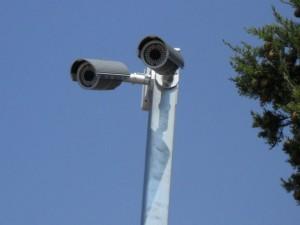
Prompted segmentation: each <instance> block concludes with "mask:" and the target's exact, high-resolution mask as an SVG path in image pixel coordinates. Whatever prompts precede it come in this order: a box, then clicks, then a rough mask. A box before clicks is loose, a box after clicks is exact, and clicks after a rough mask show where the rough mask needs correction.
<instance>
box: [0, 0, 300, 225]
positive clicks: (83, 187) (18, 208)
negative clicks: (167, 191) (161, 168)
mask: <svg viewBox="0 0 300 225" xmlns="http://www.w3.org/2000/svg"><path fill="white" fill-rule="evenodd" d="M271 5H275V6H277V7H278V9H279V10H280V11H281V12H282V13H283V15H286V16H290V15H292V13H293V10H291V9H290V8H289V7H288V6H285V5H282V4H281V3H280V2H279V0H269V1H261V0H251V1H250V0H249V1H246V0H227V1H223V0H207V1H199V0H189V1H181V0H177V1H174V0H173V1H170V0H164V1H161V0H152V1H143V0H127V1H124V0H109V1H103V0H98V1H96V0H85V1H83V0H81V1H79V0H73V1H59V0H52V1H50V0H49V1H41V0H26V1H25V0H24V1H21V0H19V1H16V0H9V1H8V0H2V2H1V7H0V28H1V34H0V69H1V70H0V71H1V75H0V77H1V80H0V225H54V224H55V225H100V224H101V225H117V224H123V225H137V224H140V217H141V205H142V188H143V175H144V159H145V145H146V144H145V142H146V130H147V112H143V111H141V109H140V96H141V87H140V86H139V85H130V84H123V85H121V86H120V87H119V88H118V89H116V90H115V91H107V92H96V91H86V90H82V89H81V88H80V87H79V86H78V85H77V84H76V83H74V82H72V81H71V79H70V75H69V68H70V65H71V63H72V61H73V60H74V59H75V58H77V57H95V58H102V59H111V60H120V61H123V62H124V63H126V64H127V65H128V67H129V69H130V71H132V72H139V71H140V72H142V71H143V70H144V65H143V64H142V63H141V62H140V60H139V59H138V58H137V56H136V48H137V45H138V43H139V41H140V40H141V39H142V38H143V37H144V36H146V35H148V34H156V35H160V36H161V37H163V38H164V39H165V40H167V41H168V42H169V43H171V44H172V45H173V46H176V47H180V48H181V49H182V53H183V55H184V57H185V61H186V68H185V69H184V70H183V71H182V77H181V83H180V93H179V103H178V107H177V117H176V134H175V143H174V144H175V149H174V151H175V152H174V161H173V180H172V192H171V206H170V224H172V225H199V224H205V225H283V224H284V225H297V224H299V221H300V213H299V210H300V208H299V206H297V205H296V202H295V201H294V200H293V198H292V196H291V195H289V194H287V193H286V191H285V190H284V189H283V188H282V187H281V186H280V178H281V177H283V178H286V177H287V176H288V175H289V174H290V173H291V168H290V166H289V165H288V164H287V163H286V160H287V156H286V155H285V154H283V153H282V151H281V149H280V148H276V149H274V151H269V150H268V146H267V145H265V144H264V141H263V140H260V139H258V138H257V137H256V135H257V130H255V129H253V128H251V124H252V122H251V117H250V110H253V109H258V106H257V104H256V103H255V102H254V101H251V100H248V99H246V98H242V97H239V96H238V94H237V92H236V89H235V88H234V85H233V84H232V83H231V82H230V81H229V78H230V77H231V76H233V75H234V72H233V71H232V69H231V67H230V65H229V57H230V55H231V54H232V53H231V52H230V50H229V49H228V48H227V47H226V46H224V44H223V43H222V39H225V40H228V41H230V42H232V43H236V44H238V43H240V41H248V42H250V43H258V42H257V41H256V40H255V39H254V38H252V37H250V36H248V35H247V34H246V33H245V32H244V28H245V27H249V26H252V25H255V26H260V25H263V24H266V23H270V22H273V21H274V20H273V17H272V15H271Z"/></svg>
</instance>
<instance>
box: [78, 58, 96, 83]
mask: <svg viewBox="0 0 300 225" xmlns="http://www.w3.org/2000/svg"><path fill="white" fill-rule="evenodd" d="M77 77H78V81H79V82H80V84H81V85H82V86H84V87H87V88H90V87H92V86H93V85H95V82H96V80H97V76H96V74H95V72H94V69H93V67H92V66H91V65H90V64H89V63H83V64H82V65H81V66H80V67H79V69H78V73H77Z"/></svg>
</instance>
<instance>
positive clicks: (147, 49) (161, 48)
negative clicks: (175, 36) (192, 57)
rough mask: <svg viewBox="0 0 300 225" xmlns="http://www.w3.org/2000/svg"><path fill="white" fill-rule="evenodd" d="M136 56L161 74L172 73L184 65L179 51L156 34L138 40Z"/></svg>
mask: <svg viewBox="0 0 300 225" xmlns="http://www.w3.org/2000/svg"><path fill="white" fill-rule="evenodd" d="M138 57H139V58H140V59H141V60H142V61H143V62H144V63H145V64H146V65H147V66H148V67H149V68H150V69H153V70H154V71H155V72H157V73H159V74H161V75H167V76H168V75H174V74H175V73H176V70H177V69H179V68H183V67H184V60H183V57H182V56H181V54H180V52H179V51H176V50H175V49H174V48H172V47H171V46H170V45H169V44H167V43H166V42H165V41H163V40H162V39H161V38H160V37H158V36H147V37H145V38H144V39H143V40H142V41H141V42H140V44H139V46H138Z"/></svg>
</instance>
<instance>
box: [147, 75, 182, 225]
mask: <svg viewBox="0 0 300 225" xmlns="http://www.w3.org/2000/svg"><path fill="white" fill-rule="evenodd" d="M161 78H162V79H164V77H163V76H160V75H158V74H155V77H154V79H152V84H151V85H152V102H151V108H150V112H149V120H148V136H147V147H146V166H145V177H144V194H143V209H142V225H167V224H168V211H169V199H170V184H171V170H172V155H173V136H174V123H175V109H176V103H177V95H178V80H179V74H176V75H175V76H174V78H175V79H173V78H172V81H173V85H172V86H171V87H164V85H162V83H161V84H159V82H158V81H159V80H160V79H161ZM172 81H171V82H172ZM174 81H175V85H174ZM167 84H170V82H169V81H167Z"/></svg>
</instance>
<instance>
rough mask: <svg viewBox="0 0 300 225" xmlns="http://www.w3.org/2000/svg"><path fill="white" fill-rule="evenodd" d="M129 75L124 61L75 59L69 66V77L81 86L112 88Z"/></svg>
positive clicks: (87, 87)
mask: <svg viewBox="0 0 300 225" xmlns="http://www.w3.org/2000/svg"><path fill="white" fill-rule="evenodd" d="M128 76H129V72H128V68H127V66H126V65H125V64H124V63H121V62H118V61H108V60H100V59H77V60H75V62H74V63H73V64H72V66H71V78H72V80H73V81H77V82H78V83H79V85H80V86H81V87H82V88H85V89H89V90H112V89H115V88H116V87H118V86H119V85H120V84H121V83H122V81H123V80H125V79H126V78H127V77H128Z"/></svg>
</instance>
